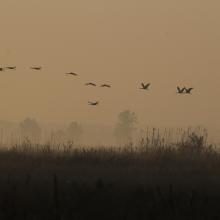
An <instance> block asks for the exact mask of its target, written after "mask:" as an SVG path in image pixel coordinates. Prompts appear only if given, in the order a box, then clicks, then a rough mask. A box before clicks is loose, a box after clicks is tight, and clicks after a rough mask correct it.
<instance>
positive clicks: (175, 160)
mask: <svg viewBox="0 0 220 220" xmlns="http://www.w3.org/2000/svg"><path fill="white" fill-rule="evenodd" d="M175 132H177V134H178V135H179V137H177V136H178V135H176V138H174V137H173V136H174V135H173V134H172V133H171V131H170V130H166V131H164V132H161V131H159V130H157V129H153V130H148V132H146V134H145V135H144V136H142V137H141V138H140V139H139V141H138V142H137V143H129V144H127V145H125V146H97V147H89V146H80V145H76V144H74V143H72V142H67V143H62V144H61V143H53V144H51V143H49V142H48V143H47V144H37V143H35V144H33V143H32V142H31V141H29V140H28V139H26V140H24V141H23V142H21V143H15V144H13V145H11V146H8V147H2V148H1V149H0V217H1V219H5V220H8V219H10V220H11V219H22V220H23V219H28V220H32V219H47V220H50V219H57V220H58V219H59V220H61V219H62V220H69V219H91V218H95V219H128V220H129V219H219V217H220V213H219V211H218V210H219V209H218V203H219V202H220V188H219V185H220V153H219V151H218V148H217V146H215V145H213V144H210V143H209V141H208V135H207V131H206V130H204V129H201V128H199V129H188V130H178V131H175Z"/></svg>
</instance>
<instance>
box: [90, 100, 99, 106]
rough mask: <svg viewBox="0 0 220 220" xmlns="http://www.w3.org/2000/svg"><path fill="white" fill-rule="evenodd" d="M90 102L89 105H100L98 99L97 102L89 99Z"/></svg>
mask: <svg viewBox="0 0 220 220" xmlns="http://www.w3.org/2000/svg"><path fill="white" fill-rule="evenodd" d="M88 104H89V105H93V106H95V105H98V104H99V102H98V101H96V102H90V101H88Z"/></svg>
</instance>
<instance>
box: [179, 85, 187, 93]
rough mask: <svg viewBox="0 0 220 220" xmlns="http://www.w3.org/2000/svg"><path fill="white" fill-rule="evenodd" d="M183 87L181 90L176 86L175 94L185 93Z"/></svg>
mask: <svg viewBox="0 0 220 220" xmlns="http://www.w3.org/2000/svg"><path fill="white" fill-rule="evenodd" d="M185 89H186V88H185V87H183V88H182V89H181V88H180V87H179V86H177V93H179V94H183V93H184V91H185Z"/></svg>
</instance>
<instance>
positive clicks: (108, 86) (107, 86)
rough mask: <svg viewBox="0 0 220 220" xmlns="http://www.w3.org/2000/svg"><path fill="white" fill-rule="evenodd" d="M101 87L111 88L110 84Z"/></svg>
mask: <svg viewBox="0 0 220 220" xmlns="http://www.w3.org/2000/svg"><path fill="white" fill-rule="evenodd" d="M100 87H106V88H111V85H109V84H102V85H101V86H100Z"/></svg>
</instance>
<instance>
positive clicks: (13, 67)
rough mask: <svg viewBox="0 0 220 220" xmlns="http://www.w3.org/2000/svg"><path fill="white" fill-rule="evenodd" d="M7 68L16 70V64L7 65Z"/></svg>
mask: <svg viewBox="0 0 220 220" xmlns="http://www.w3.org/2000/svg"><path fill="white" fill-rule="evenodd" d="M5 68H6V69H9V70H16V66H7V67H5Z"/></svg>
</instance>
